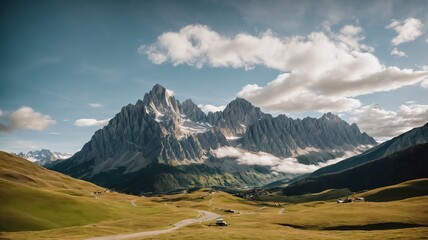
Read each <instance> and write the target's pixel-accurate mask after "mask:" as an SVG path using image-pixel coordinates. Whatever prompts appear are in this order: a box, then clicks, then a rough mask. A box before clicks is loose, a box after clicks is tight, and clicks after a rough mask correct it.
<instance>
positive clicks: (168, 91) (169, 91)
mask: <svg viewBox="0 0 428 240" xmlns="http://www.w3.org/2000/svg"><path fill="white" fill-rule="evenodd" d="M165 90H166V93H168V95H169V96H170V97H172V96H174V91H173V90H171V89H167V88H166V89H165Z"/></svg>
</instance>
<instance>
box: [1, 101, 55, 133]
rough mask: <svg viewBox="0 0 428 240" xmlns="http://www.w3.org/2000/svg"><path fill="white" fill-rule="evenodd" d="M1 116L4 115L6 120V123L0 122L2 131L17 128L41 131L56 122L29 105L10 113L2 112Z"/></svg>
mask: <svg viewBox="0 0 428 240" xmlns="http://www.w3.org/2000/svg"><path fill="white" fill-rule="evenodd" d="M1 117H5V118H6V121H8V122H7V123H0V131H2V132H9V131H13V130H19V129H29V130H36V131H42V130H45V129H47V128H48V127H49V126H51V125H53V124H55V123H56V121H55V120H53V119H52V118H51V117H50V116H48V115H43V114H41V113H39V112H35V111H34V110H33V109H32V108H31V107H26V106H24V107H21V108H19V109H18V110H16V111H15V112H13V113H11V114H10V115H6V114H4V113H2V114H1Z"/></svg>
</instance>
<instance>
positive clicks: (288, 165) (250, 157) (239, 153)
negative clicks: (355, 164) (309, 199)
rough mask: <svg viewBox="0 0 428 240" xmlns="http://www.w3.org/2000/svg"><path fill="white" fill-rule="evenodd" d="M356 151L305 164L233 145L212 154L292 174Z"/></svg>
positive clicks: (319, 165)
mask: <svg viewBox="0 0 428 240" xmlns="http://www.w3.org/2000/svg"><path fill="white" fill-rule="evenodd" d="M357 153H358V152H347V153H346V154H345V155H344V156H342V157H340V158H336V159H331V160H329V161H327V162H324V163H319V164H318V165H306V164H301V163H299V162H298V161H297V159H295V158H291V157H290V158H278V157H275V156H273V155H271V154H269V153H265V152H249V151H245V150H243V149H240V148H234V147H221V148H217V149H215V150H213V154H214V156H216V157H217V158H234V159H235V160H236V161H237V163H238V164H242V165H259V166H270V167H271V169H272V170H273V172H272V173H273V174H274V173H275V172H283V173H294V174H303V173H311V172H313V171H315V170H317V169H319V168H321V167H325V166H328V165H331V164H335V163H337V162H339V161H341V160H343V159H345V158H348V157H351V156H353V155H355V154H357Z"/></svg>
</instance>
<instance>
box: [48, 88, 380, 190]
mask: <svg viewBox="0 0 428 240" xmlns="http://www.w3.org/2000/svg"><path fill="white" fill-rule="evenodd" d="M285 119H286V120H285ZM302 122H303V123H305V124H302ZM271 125H272V126H274V127H264V126H271ZM259 126H260V127H259ZM333 140H334V141H333ZM325 141H328V143H324V142H325ZM373 144H376V142H375V141H374V140H373V138H371V137H369V136H367V134H365V133H361V132H360V131H359V129H358V127H357V126H356V125H349V124H347V123H346V122H344V121H342V120H341V119H340V118H339V117H338V116H336V115H333V114H331V113H329V114H326V115H325V116H324V117H322V118H320V119H316V118H305V119H304V120H299V119H298V120H293V119H289V118H286V117H285V116H279V117H277V118H274V117H272V116H271V115H269V114H265V113H263V112H262V111H261V110H260V108H258V107H255V106H253V105H252V104H251V103H250V102H248V101H247V100H245V99H242V98H236V99H235V100H233V101H232V102H230V103H229V104H228V105H227V106H226V108H225V109H224V111H221V112H215V113H208V114H205V113H203V112H202V111H201V110H200V109H199V108H198V106H197V105H196V104H194V103H193V102H192V101H191V100H186V101H185V102H184V103H183V104H182V103H180V102H179V101H178V100H177V99H176V98H175V97H174V96H173V95H171V92H170V91H169V90H167V89H165V88H164V87H162V86H161V85H159V84H157V85H155V86H154V87H153V89H152V90H151V91H150V92H149V93H146V94H145V96H144V98H143V100H138V101H137V103H136V104H135V105H133V104H129V105H127V106H125V107H123V108H122V110H121V111H120V112H119V113H118V114H117V115H116V116H115V117H114V118H112V119H111V120H110V122H109V124H108V125H107V126H105V127H104V128H103V129H100V130H98V131H96V132H95V134H94V135H93V136H92V138H91V140H90V141H89V142H87V143H86V144H85V145H84V146H83V148H82V150H81V151H79V152H78V153H76V154H75V155H74V156H73V157H71V158H70V159H68V160H66V161H62V162H59V163H56V164H54V165H52V166H50V167H51V169H54V170H56V171H59V172H62V173H66V174H68V175H71V176H73V177H76V178H81V179H85V180H88V181H91V182H94V183H96V184H99V185H101V186H106V187H110V188H116V189H117V190H120V191H126V192H129V193H136V194H139V193H142V192H168V191H174V190H178V189H187V188H190V187H204V186H232V187H246V186H263V185H265V184H267V183H270V182H273V181H276V180H280V179H284V178H291V177H294V176H296V173H293V172H294V171H293V169H285V170H281V171H274V170H273V169H272V166H271V165H268V164H265V163H260V162H252V161H250V162H246V161H239V159H238V157H237V156H236V152H238V153H240V154H241V153H242V154H244V155H251V156H254V155H257V154H259V153H260V154H264V156H268V155H269V154H272V155H273V156H272V155H270V156H272V157H276V158H278V161H281V159H280V158H286V157H293V158H297V159H298V161H300V162H301V163H303V164H315V165H316V164H317V163H319V162H324V161H327V160H329V159H333V158H337V157H341V156H343V155H344V154H345V153H346V152H347V151H352V152H358V151H360V147H361V146H362V145H373ZM271 145H272V146H275V148H272V147H271ZM224 147H230V148H228V149H226V150H227V151H220V152H222V153H225V152H229V153H230V152H234V153H235V155H230V154H220V155H222V156H219V155H218V154H216V153H217V152H218V151H217V150H219V149H223V148H224ZM281 149H286V150H284V151H281ZM223 150H224V149H223ZM320 156H321V157H320ZM282 160H284V159H282ZM284 161H290V160H284ZM293 161H294V160H293Z"/></svg>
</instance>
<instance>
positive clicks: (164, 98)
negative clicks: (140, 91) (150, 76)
mask: <svg viewBox="0 0 428 240" xmlns="http://www.w3.org/2000/svg"><path fill="white" fill-rule="evenodd" d="M138 104H139V103H138V102H137V105H138ZM141 104H142V105H143V106H144V107H145V108H146V111H148V112H150V113H151V114H154V115H155V116H156V118H157V120H158V121H161V119H164V120H165V119H171V118H174V117H177V116H179V115H180V112H181V109H180V103H179V101H178V100H177V99H175V97H174V96H173V95H172V91H170V90H168V89H166V88H164V87H163V86H161V85H160V84H156V85H155V86H154V87H153V89H152V90H151V91H150V92H148V93H146V95H144V99H143V101H142V103H141Z"/></svg>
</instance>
